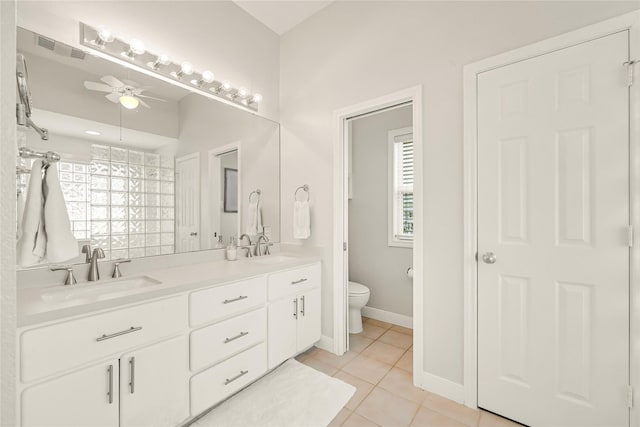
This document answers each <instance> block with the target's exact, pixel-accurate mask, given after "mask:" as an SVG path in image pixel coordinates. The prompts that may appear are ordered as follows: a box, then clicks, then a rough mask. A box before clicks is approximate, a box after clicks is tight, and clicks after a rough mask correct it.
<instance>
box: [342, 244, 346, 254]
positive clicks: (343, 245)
mask: <svg viewBox="0 0 640 427" xmlns="http://www.w3.org/2000/svg"><path fill="white" fill-rule="evenodd" d="M342 250H343V251H345V252H346V251H347V242H342Z"/></svg>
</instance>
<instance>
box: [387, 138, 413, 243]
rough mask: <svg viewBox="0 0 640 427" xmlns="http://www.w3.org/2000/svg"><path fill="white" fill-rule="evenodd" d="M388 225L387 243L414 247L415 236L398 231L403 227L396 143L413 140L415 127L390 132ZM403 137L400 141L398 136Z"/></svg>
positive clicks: (388, 139)
mask: <svg viewBox="0 0 640 427" xmlns="http://www.w3.org/2000/svg"><path fill="white" fill-rule="evenodd" d="M387 135H388V138H387V141H388V156H387V157H388V167H387V170H388V179H387V181H388V192H387V193H388V195H387V197H388V202H387V205H388V215H387V220H388V225H387V245H388V246H389V247H398V248H413V240H414V236H410V237H409V236H402V237H401V236H400V235H399V233H398V231H399V230H400V229H401V227H402V200H401V197H397V196H398V193H397V192H396V188H397V185H396V178H397V161H396V144H402V143H403V142H407V141H408V140H411V141H412V142H413V127H404V128H400V129H393V130H390V131H389V132H388V134H387ZM398 137H403V138H402V139H401V140H400V141H396V138H398Z"/></svg>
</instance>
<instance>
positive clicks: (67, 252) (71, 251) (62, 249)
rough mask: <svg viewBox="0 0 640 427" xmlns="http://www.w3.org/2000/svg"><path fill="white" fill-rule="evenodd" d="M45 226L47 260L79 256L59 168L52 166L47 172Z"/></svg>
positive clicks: (57, 260) (45, 181)
mask: <svg viewBox="0 0 640 427" xmlns="http://www.w3.org/2000/svg"><path fill="white" fill-rule="evenodd" d="M42 192H43V194H44V228H45V231H46V233H47V252H46V258H47V262H63V261H68V260H70V259H72V258H75V257H77V256H78V241H77V240H76V238H75V237H74V236H73V233H72V232H71V223H70V222H69V214H68V213H67V206H66V204H65V202H64V196H63V195H62V188H60V180H59V179H58V169H57V168H56V167H55V166H50V167H48V168H47V170H46V172H45V178H44V186H43V189H42Z"/></svg>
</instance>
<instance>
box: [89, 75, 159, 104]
mask: <svg viewBox="0 0 640 427" xmlns="http://www.w3.org/2000/svg"><path fill="white" fill-rule="evenodd" d="M100 80H102V81H103V82H104V83H98V82H89V81H85V82H84V87H85V88H87V89H89V90H95V91H97V92H107V93H108V95H105V98H107V99H108V100H109V101H111V102H113V103H114V104H117V103H118V102H119V103H120V104H121V105H122V106H123V107H125V108H127V109H129V110H133V109H135V108H137V107H138V105H139V104H141V105H142V106H143V107H146V108H151V106H150V105H149V104H147V103H146V102H144V100H143V99H142V98H146V99H153V100H155V101H162V102H167V101H166V100H164V99H160V98H156V97H154V96H149V95H144V94H143V92H144V91H146V90H149V89H151V86H139V85H138V84H137V83H136V82H132V81H131V80H123V81H120V80H118V79H117V78H115V77H113V76H103V77H101V78H100ZM105 83H106V84H105Z"/></svg>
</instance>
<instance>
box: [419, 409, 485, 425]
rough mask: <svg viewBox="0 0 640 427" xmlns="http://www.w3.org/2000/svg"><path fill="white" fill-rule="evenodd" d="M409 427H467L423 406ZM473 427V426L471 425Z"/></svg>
mask: <svg viewBox="0 0 640 427" xmlns="http://www.w3.org/2000/svg"><path fill="white" fill-rule="evenodd" d="M411 427H468V426H467V424H463V423H461V422H459V421H456V420H454V419H452V418H449V417H447V416H446V415H442V414H441V413H439V412H436V411H432V410H431V409H428V408H425V407H424V406H423V407H421V408H420V409H419V410H418V413H417V414H416V416H415V418H414V419H413V422H412V423H411ZM473 427H475V424H474V425H473Z"/></svg>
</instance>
